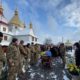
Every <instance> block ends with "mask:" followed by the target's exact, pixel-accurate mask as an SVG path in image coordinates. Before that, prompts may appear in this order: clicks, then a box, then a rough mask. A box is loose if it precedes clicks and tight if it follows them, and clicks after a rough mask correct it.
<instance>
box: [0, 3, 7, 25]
mask: <svg viewBox="0 0 80 80" xmlns="http://www.w3.org/2000/svg"><path fill="white" fill-rule="evenodd" d="M0 23H2V24H8V20H7V19H6V18H5V17H4V14H3V7H2V5H1V4H0Z"/></svg>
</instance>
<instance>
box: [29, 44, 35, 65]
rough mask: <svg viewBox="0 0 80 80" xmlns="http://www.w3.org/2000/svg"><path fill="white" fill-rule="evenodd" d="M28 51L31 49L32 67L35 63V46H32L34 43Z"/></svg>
mask: <svg viewBox="0 0 80 80" xmlns="http://www.w3.org/2000/svg"><path fill="white" fill-rule="evenodd" d="M30 49H31V61H30V64H31V65H34V64H35V63H36V62H35V55H36V51H35V45H34V43H31V46H30Z"/></svg>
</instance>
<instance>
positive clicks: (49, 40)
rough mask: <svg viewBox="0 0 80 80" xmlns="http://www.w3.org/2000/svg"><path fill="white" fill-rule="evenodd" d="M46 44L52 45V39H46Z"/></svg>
mask: <svg viewBox="0 0 80 80" xmlns="http://www.w3.org/2000/svg"><path fill="white" fill-rule="evenodd" d="M44 44H46V45H49V44H52V39H51V38H46V39H45V41H44Z"/></svg>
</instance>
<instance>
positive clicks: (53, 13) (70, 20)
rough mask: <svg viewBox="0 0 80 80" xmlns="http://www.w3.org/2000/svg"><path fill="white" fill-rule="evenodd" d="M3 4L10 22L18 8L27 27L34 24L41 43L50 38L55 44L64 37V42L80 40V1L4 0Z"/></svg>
mask: <svg viewBox="0 0 80 80" xmlns="http://www.w3.org/2000/svg"><path fill="white" fill-rule="evenodd" d="M2 4H3V7H4V15H5V17H6V18H7V19H8V20H10V19H11V17H12V16H13V14H14V10H15V9H16V7H17V8H18V11H19V16H20V19H21V20H22V21H23V22H25V23H26V26H27V27H28V25H29V23H30V22H32V23H33V28H34V32H35V34H36V35H37V36H38V38H39V41H40V42H43V41H44V39H45V38H48V37H49V38H51V39H52V40H53V42H54V43H55V42H60V41H61V40H62V37H63V39H64V41H65V40H68V39H69V40H70V41H78V40H79V39H80V0H2ZM26 30H27V28H26ZM26 30H25V31H26Z"/></svg>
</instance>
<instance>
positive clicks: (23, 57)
mask: <svg viewBox="0 0 80 80" xmlns="http://www.w3.org/2000/svg"><path fill="white" fill-rule="evenodd" d="M19 49H20V55H21V66H22V67H23V66H25V65H26V63H25V62H26V59H27V57H28V56H27V52H26V50H25V48H24V41H23V40H21V41H20V44H19Z"/></svg>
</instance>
